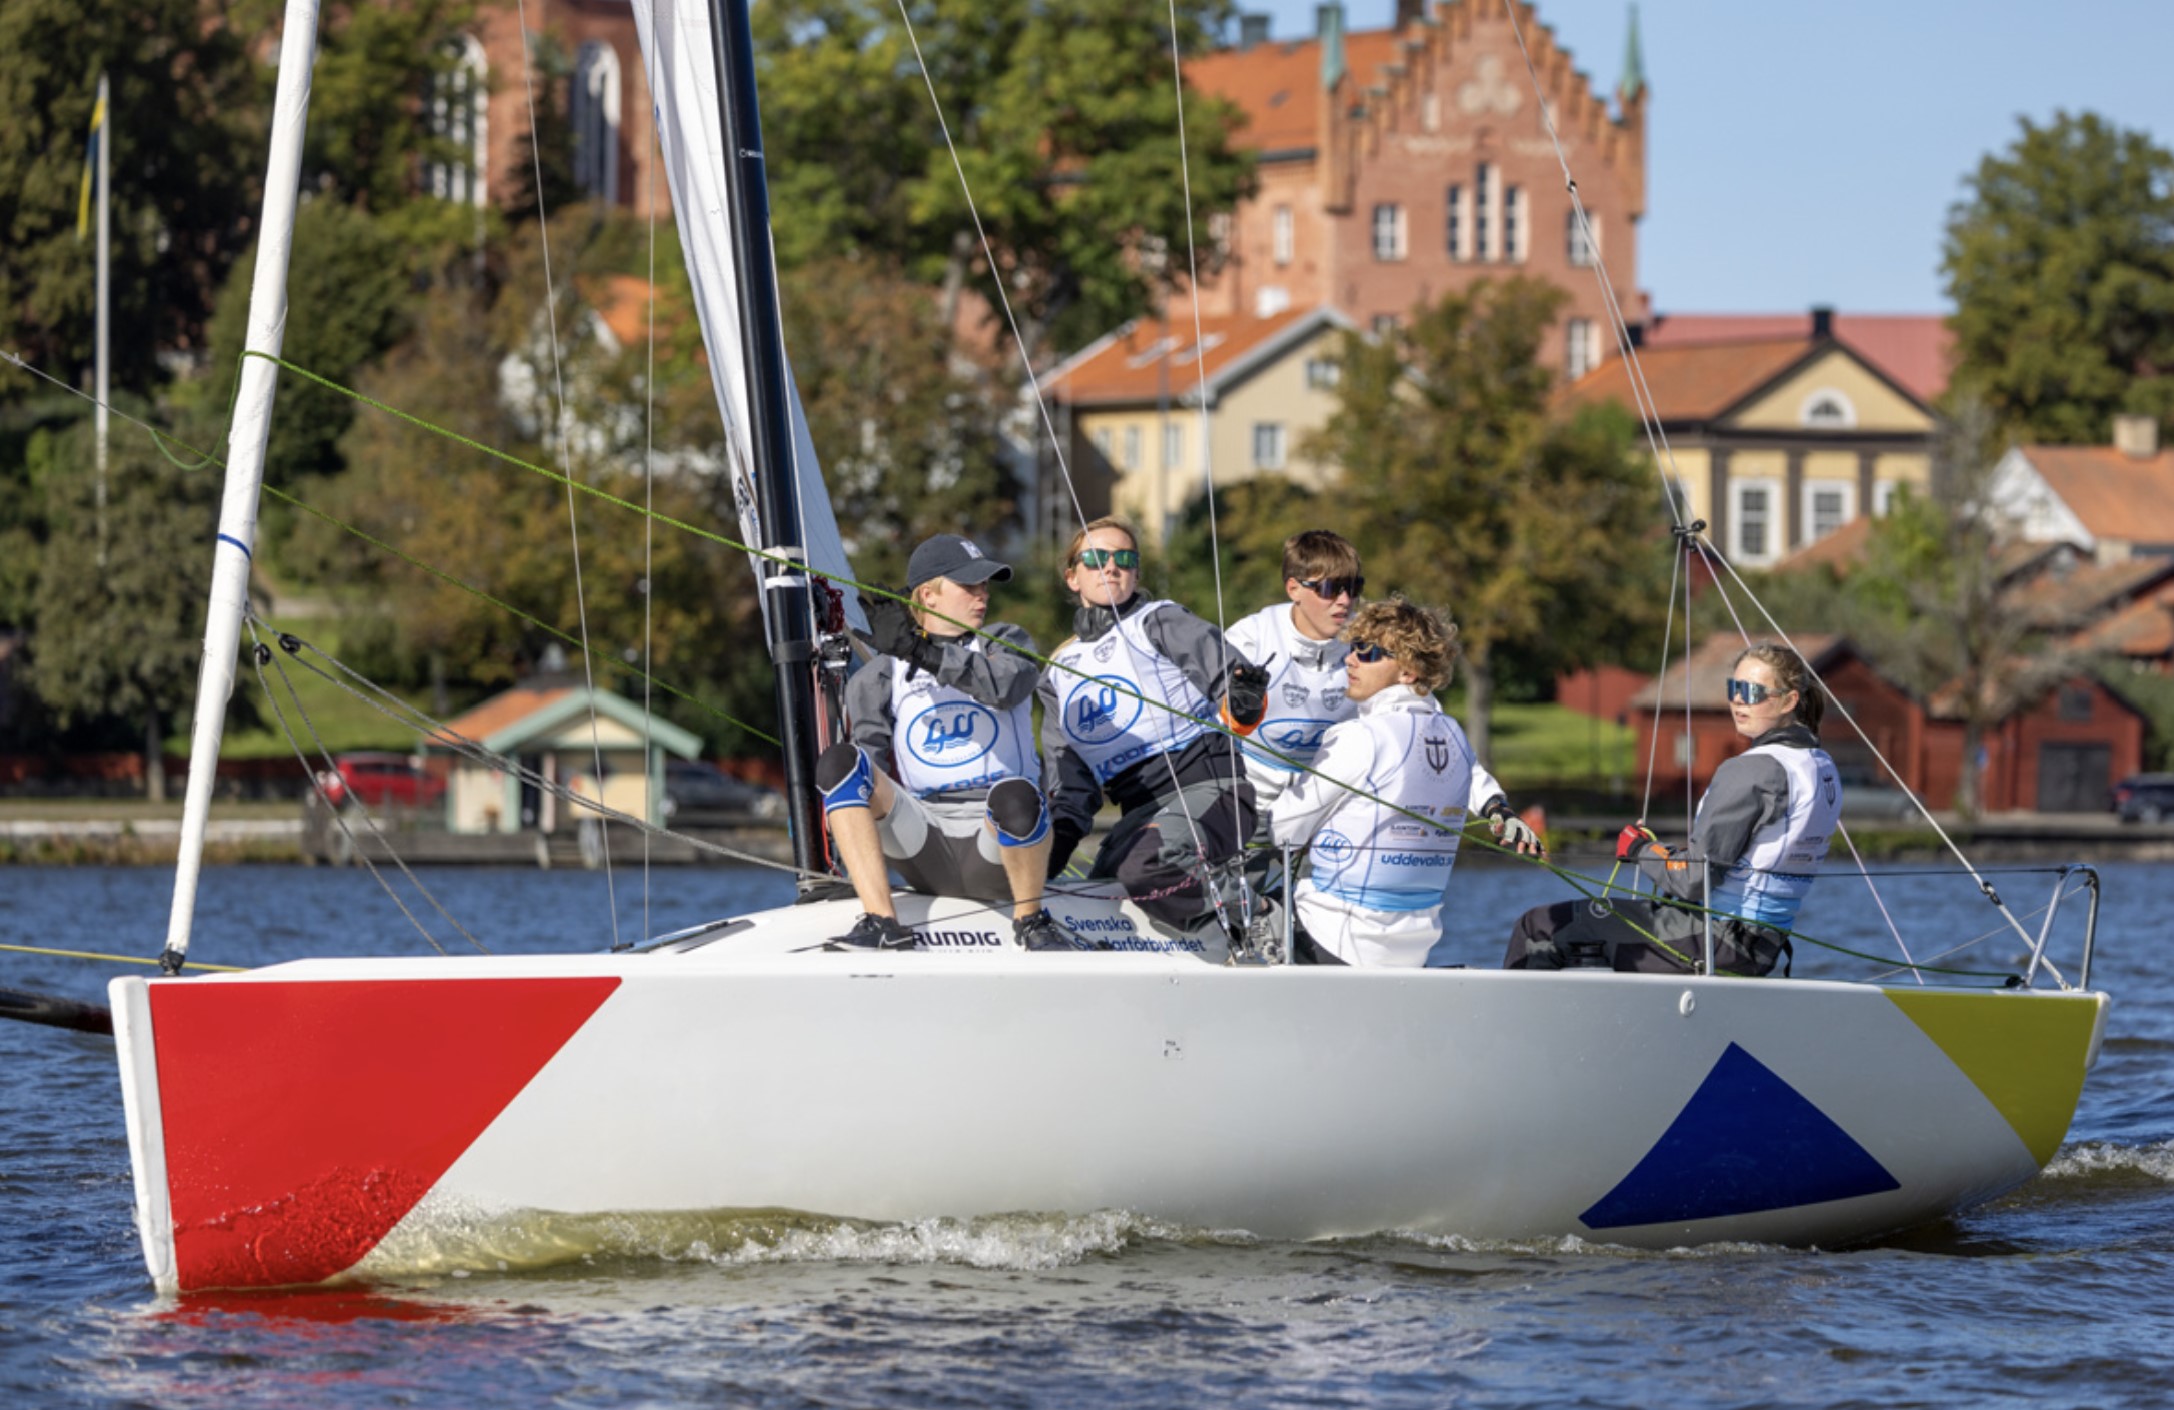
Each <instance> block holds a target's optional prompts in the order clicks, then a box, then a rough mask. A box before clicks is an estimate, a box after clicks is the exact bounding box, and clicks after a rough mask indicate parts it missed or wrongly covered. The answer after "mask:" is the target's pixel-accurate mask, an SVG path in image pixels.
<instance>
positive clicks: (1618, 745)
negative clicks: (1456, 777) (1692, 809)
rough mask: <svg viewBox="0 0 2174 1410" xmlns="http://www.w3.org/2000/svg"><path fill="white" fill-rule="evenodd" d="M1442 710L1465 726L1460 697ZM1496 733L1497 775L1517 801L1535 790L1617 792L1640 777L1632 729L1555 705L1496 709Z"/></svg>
mask: <svg viewBox="0 0 2174 1410" xmlns="http://www.w3.org/2000/svg"><path fill="white" fill-rule="evenodd" d="M1444 708H1446V709H1447V710H1448V711H1449V713H1450V714H1452V715H1455V716H1456V717H1457V718H1458V720H1459V721H1460V722H1463V721H1464V719H1465V711H1464V699H1463V695H1462V693H1461V692H1459V693H1457V694H1453V695H1451V696H1450V697H1449V698H1448V700H1447V701H1446V702H1445V706H1444ZM1494 729H1495V739H1494V748H1495V762H1494V774H1495V776H1496V777H1497V778H1499V779H1501V780H1502V783H1503V786H1504V787H1506V788H1508V789H1510V790H1511V792H1512V793H1513V795H1514V794H1515V793H1516V792H1518V791H1519V790H1531V789H1535V788H1591V789H1600V790H1607V791H1619V789H1620V787H1621V786H1625V785H1627V783H1629V782H1631V781H1633V775H1634V774H1635V773H1637V772H1638V770H1637V769H1636V768H1635V767H1634V765H1633V760H1632V757H1631V755H1632V750H1633V741H1634V734H1633V731H1632V730H1631V729H1630V728H1629V727H1628V726H1626V725H1618V724H1612V723H1610V722H1608V721H1606V720H1595V719H1593V718H1592V717H1590V716H1588V715H1581V714H1579V713H1578V712H1577V711H1575V710H1568V709H1565V708H1564V707H1562V706H1560V705H1556V704H1553V703H1551V702H1544V703H1540V704H1533V705H1497V706H1495V716H1494Z"/></svg>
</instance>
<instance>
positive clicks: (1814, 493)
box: [1798, 479, 1857, 543]
mask: <svg viewBox="0 0 2174 1410" xmlns="http://www.w3.org/2000/svg"><path fill="white" fill-rule="evenodd" d="M1828 493H1839V494H1840V495H1841V496H1842V517H1841V518H1839V519H1837V520H1835V521H1834V523H1833V525H1832V526H1830V527H1829V528H1827V529H1826V530H1824V531H1822V530H1821V529H1820V527H1819V516H1818V515H1816V514H1814V513H1813V512H1812V506H1813V505H1814V504H1815V503H1817V502H1818V496H1819V495H1821V494H1828ZM1798 513H1799V514H1800V515H1801V516H1802V517H1801V518H1800V519H1799V520H1798V522H1799V523H1801V524H1803V525H1804V541H1805V542H1806V543H1817V542H1819V540H1821V539H1823V538H1825V537H1826V536H1827V535H1828V534H1831V533H1833V532H1834V531H1835V530H1836V529H1839V528H1841V527H1842V526H1843V525H1844V524H1847V523H1848V522H1849V521H1850V520H1852V519H1854V518H1856V517H1857V482H1856V481H1855V480H1842V479H1832V480H1826V479H1822V480H1809V479H1808V480H1806V481H1805V482H1804V503H1803V505H1802V507H1801V508H1800V509H1799V511H1798Z"/></svg>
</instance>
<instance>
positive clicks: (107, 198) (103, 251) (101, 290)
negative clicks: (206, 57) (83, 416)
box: [95, 73, 113, 572]
mask: <svg viewBox="0 0 2174 1410" xmlns="http://www.w3.org/2000/svg"><path fill="white" fill-rule="evenodd" d="M106 98H107V93H106V75H105V74H103V73H101V74H99V75H98V111H99V112H101V113H103V114H105V121H104V123H103V124H101V127H102V130H101V131H100V132H99V134H98V373H97V375H98V389H97V395H98V402H97V411H96V413H95V417H96V424H97V427H98V478H97V497H98V567H99V570H100V571H101V572H103V571H104V570H105V566H106V422H107V419H108V418H107V415H106V394H107V392H108V390H109V387H108V384H107V359H106V343H107V330H108V329H109V328H110V327H111V324H112V308H113V302H112V301H113V271H112V267H111V266H112V259H113V222H112V220H111V218H110V216H109V214H108V210H107V207H108V205H109V204H110V202H111V192H112V190H113V109H111V108H110V107H108V106H107V105H106Z"/></svg>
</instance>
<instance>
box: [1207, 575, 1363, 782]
mask: <svg viewBox="0 0 2174 1410" xmlns="http://www.w3.org/2000/svg"><path fill="white" fill-rule="evenodd" d="M1224 635H1225V636H1226V637H1227V638H1228V639H1229V641H1230V644H1231V647H1232V648H1233V649H1234V650H1236V651H1237V653H1238V654H1239V655H1241V656H1243V657H1245V658H1246V659H1247V660H1248V661H1251V662H1254V663H1255V664H1256V665H1258V664H1261V663H1264V662H1268V661H1269V660H1270V658H1274V662H1273V664H1272V665H1271V666H1270V667H1269V669H1270V670H1271V671H1272V672H1273V674H1272V675H1271V676H1270V677H1269V681H1268V713H1267V715H1266V716H1264V717H1263V718H1262V720H1261V725H1260V728H1259V729H1257V730H1255V731H1254V732H1253V735H1252V737H1251V738H1250V739H1248V740H1247V741H1246V743H1245V745H1244V749H1245V756H1246V773H1247V774H1249V775H1251V777H1252V779H1253V787H1254V789H1255V790H1256V791H1257V792H1258V793H1259V795H1260V798H1261V801H1262V802H1263V803H1266V802H1268V801H1269V800H1270V799H1271V798H1273V797H1275V796H1276V795H1277V794H1280V793H1281V792H1282V791H1283V789H1284V788H1285V786H1286V785H1288V784H1289V783H1290V781H1291V779H1292V778H1293V777H1294V776H1295V775H1296V774H1297V773H1298V772H1299V770H1298V769H1297V767H1296V766H1294V765H1293V764H1291V763H1289V762H1287V761H1286V760H1285V759H1282V758H1278V757H1277V755H1278V754H1282V755H1288V756H1289V757H1290V758H1291V759H1296V760H1297V761H1298V762H1299V763H1301V764H1311V763H1312V762H1313V761H1314V756H1315V755H1317V754H1319V753H1320V752H1321V741H1322V739H1323V737H1324V736H1326V735H1327V734H1328V732H1329V726H1331V725H1334V724H1340V723H1342V722H1343V721H1345V720H1348V719H1350V718H1352V717H1353V716H1354V715H1356V714H1358V707H1357V706H1356V705H1353V704H1352V703H1351V701H1350V700H1349V698H1347V697H1346V696H1345V694H1344V687H1345V684H1346V679H1345V676H1344V657H1345V655H1346V654H1347V653H1348V652H1349V651H1350V650H1351V647H1350V645H1349V644H1348V643H1345V642H1341V641H1336V640H1334V639H1331V640H1329V641H1315V640H1314V639H1313V638H1312V637H1309V636H1307V635H1306V634H1305V633H1303V632H1301V631H1300V630H1299V629H1298V624H1297V623H1296V622H1294V621H1293V620H1292V619H1291V604H1290V603H1288V602H1278V603H1274V604H1272V605H1270V606H1267V607H1263V608H1262V609H1261V610H1260V611H1258V612H1255V613H1254V614H1253V615H1252V616H1250V617H1247V618H1245V619H1244V620H1243V621H1240V622H1238V623H1236V624H1235V625H1233V626H1232V627H1231V629H1230V630H1229V631H1228V632H1226V633H1225V634H1224ZM1261 745H1266V746H1268V749H1273V750H1275V751H1276V753H1274V754H1271V753H1269V752H1268V749H1263V748H1260V747H1259V746H1261Z"/></svg>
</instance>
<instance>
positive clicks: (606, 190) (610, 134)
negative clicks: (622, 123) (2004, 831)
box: [568, 40, 619, 206]
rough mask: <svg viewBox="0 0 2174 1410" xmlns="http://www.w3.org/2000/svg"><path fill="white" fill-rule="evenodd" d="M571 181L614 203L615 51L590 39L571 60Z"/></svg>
mask: <svg viewBox="0 0 2174 1410" xmlns="http://www.w3.org/2000/svg"><path fill="white" fill-rule="evenodd" d="M568 106H569V107H570V108H571V109H572V113H571V116H572V119H573V127H574V184H575V185H576V186H578V187H580V188H581V190H582V192H583V193H584V194H585V195H587V196H589V197H590V198H591V199H593V200H598V201H602V202H603V203H604V204H606V205H608V206H615V205H617V204H619V51H618V50H616V49H614V48H612V47H611V46H610V45H609V44H605V43H602V42H601V41H598V40H591V41H589V42H588V43H587V44H584V45H582V46H581V53H580V55H579V56H578V57H576V59H575V60H574V80H573V101H572V102H571V103H570V104H569V105H568Z"/></svg>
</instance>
